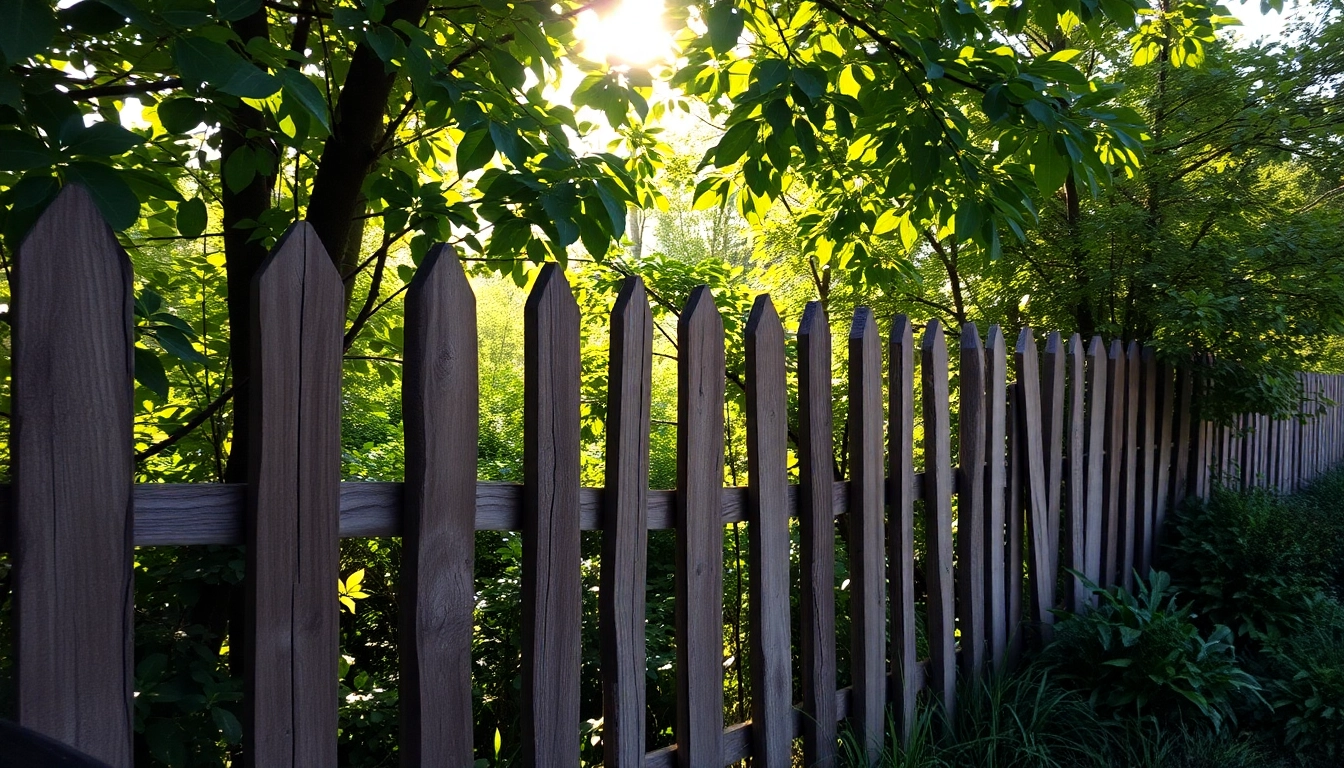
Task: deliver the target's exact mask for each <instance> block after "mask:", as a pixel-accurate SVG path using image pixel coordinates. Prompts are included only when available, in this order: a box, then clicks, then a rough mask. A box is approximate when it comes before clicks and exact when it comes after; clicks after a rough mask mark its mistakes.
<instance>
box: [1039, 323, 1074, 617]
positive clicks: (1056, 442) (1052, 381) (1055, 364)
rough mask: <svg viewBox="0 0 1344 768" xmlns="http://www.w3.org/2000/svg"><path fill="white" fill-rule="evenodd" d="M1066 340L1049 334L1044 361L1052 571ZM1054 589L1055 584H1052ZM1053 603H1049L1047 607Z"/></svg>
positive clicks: (1058, 512) (1056, 564)
mask: <svg viewBox="0 0 1344 768" xmlns="http://www.w3.org/2000/svg"><path fill="white" fill-rule="evenodd" d="M1064 355H1065V350H1064V340H1063V338H1062V337H1061V335H1060V333H1059V331H1051V332H1050V334H1049V335H1047V336H1046V338H1045V354H1044V356H1043V360H1042V365H1041V379H1040V385H1041V439H1042V440H1043V441H1044V445H1043V446H1042V451H1041V457H1042V460H1043V462H1044V468H1045V510H1046V541H1047V542H1048V548H1047V549H1046V553H1047V554H1048V555H1049V557H1050V560H1049V566H1050V567H1049V571H1048V572H1049V573H1058V572H1059V527H1060V523H1061V505H1060V502H1061V493H1062V491H1063V487H1064V482H1063V481H1064V477H1063V472H1064V369H1065V368H1066V367H1067V364H1068V363H1067V361H1066V360H1065V357H1064ZM1052 592H1053V588H1052ZM1048 607H1050V606H1047V608H1048Z"/></svg>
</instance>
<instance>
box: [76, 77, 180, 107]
mask: <svg viewBox="0 0 1344 768" xmlns="http://www.w3.org/2000/svg"><path fill="white" fill-rule="evenodd" d="M181 87H182V78H180V77H170V78H167V79H164V80H153V81H150V82H140V83H127V84H125V85H93V86H89V87H88V88H78V89H75V90H71V91H67V92H66V94H65V95H66V96H68V97H70V99H71V100H73V101H88V100H90V99H102V98H107V97H110V96H138V95H141V94H145V93H157V92H159V91H171V90H172V89H174V88H181Z"/></svg>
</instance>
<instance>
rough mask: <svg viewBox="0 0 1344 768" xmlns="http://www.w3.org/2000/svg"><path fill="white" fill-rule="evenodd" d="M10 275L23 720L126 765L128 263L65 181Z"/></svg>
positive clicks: (83, 195) (78, 191)
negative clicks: (12, 306) (12, 307)
mask: <svg viewBox="0 0 1344 768" xmlns="http://www.w3.org/2000/svg"><path fill="white" fill-rule="evenodd" d="M13 279H14V312H13V320H12V323H13V326H12V327H13V333H14V336H13V357H12V362H13V378H12V394H13V411H14V413H13V420H12V423H11V429H12V432H11V434H12V440H13V457H14V466H13V472H14V484H13V488H12V491H11V493H12V503H13V510H14V511H13V519H12V520H13V522H12V525H13V528H12V532H13V537H12V539H11V540H10V547H11V549H10V551H11V552H12V553H13V558H14V572H13V579H14V582H13V584H14V621H15V625H14V633H15V648H14V650H15V673H16V678H17V680H16V682H17V684H18V690H17V701H16V705H17V707H16V714H17V719H18V721H19V722H20V723H21V724H22V725H24V726H26V727H28V728H31V729H33V730H35V731H38V732H40V733H43V734H45V735H47V736H50V737H52V738H54V739H57V740H59V741H63V742H65V743H67V744H69V745H71V746H73V747H75V748H77V749H80V750H82V751H83V752H85V753H87V754H89V755H91V756H93V757H96V758H98V759H99V760H102V761H104V762H106V763H108V764H110V765H113V766H117V767H118V768H121V767H122V766H130V765H131V762H132V754H131V727H132V707H131V670H132V641H131V625H132V600H133V594H134V590H133V586H134V581H133V578H132V575H131V552H132V549H131V535H132V517H131V515H132V510H131V481H132V471H133V466H132V458H131V454H132V449H133V447H134V446H133V445H132V419H133V415H132V414H133V410H132V400H133V396H132V386H133V385H132V374H133V370H134V368H133V362H132V355H133V352H132V350H133V348H134V342H133V336H132V332H131V306H132V287H131V264H130V260H129V259H127V257H126V252H125V251H123V250H122V248H121V246H120V245H119V244H118V243H117V240H116V237H115V236H114V235H113V234H112V230H111V229H110V228H108V226H107V224H106V223H105V222H104V221H103V218H102V216H101V215H99V213H98V210H97V208H96V207H95V205H94V202H93V199H92V198H91V197H90V196H89V193H88V192H87V191H86V190H85V189H84V188H83V187H80V186H76V185H69V186H67V187H65V189H63V190H62V191H61V193H60V194H59V195H58V196H57V198H56V200H55V201H54V202H52V204H51V205H50V207H48V208H47V210H46V212H45V213H43V214H42V216H41V217H40V218H39V219H38V220H37V223H36V224H34V225H33V228H32V231H31V232H29V233H28V236H27V237H26V238H25V239H24V241H23V244H22V245H21V246H19V251H18V255H17V258H16V260H15V271H14V278H13Z"/></svg>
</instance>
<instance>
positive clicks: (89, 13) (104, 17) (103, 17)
mask: <svg viewBox="0 0 1344 768" xmlns="http://www.w3.org/2000/svg"><path fill="white" fill-rule="evenodd" d="M56 17H57V19H58V20H59V21H60V23H61V24H63V25H69V26H70V27H72V28H74V30H75V31H76V32H79V33H81V34H85V35H105V34H107V33H108V32H115V31H116V30H118V29H121V28H122V27H124V26H126V17H125V16H122V15H121V14H120V13H118V12H117V11H115V10H113V9H112V8H109V7H108V6H106V5H104V4H103V3H100V2H98V0H84V2H82V3H76V4H74V5H72V6H70V7H69V8H63V9H61V10H59V11H57V12H56Z"/></svg>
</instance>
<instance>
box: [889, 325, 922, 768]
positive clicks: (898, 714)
mask: <svg viewBox="0 0 1344 768" xmlns="http://www.w3.org/2000/svg"><path fill="white" fill-rule="evenodd" d="M887 355H888V357H887V360H888V364H889V365H890V366H891V368H890V371H891V372H890V378H889V384H888V387H889V395H890V400H891V405H890V411H889V414H890V419H891V422H890V423H891V426H890V428H889V429H888V431H887V453H888V459H887V460H888V462H889V464H890V470H889V471H890V473H891V475H890V478H889V479H888V484H887V489H888V490H887V497H888V500H889V503H890V509H889V510H888V512H887V580H888V582H889V583H890V584H891V649H890V657H891V668H892V673H893V674H892V684H891V691H890V693H889V695H888V698H889V700H890V701H891V703H892V710H893V711H892V714H893V717H894V719H895V723H896V733H897V735H898V736H899V738H900V740H901V743H902V744H903V745H905V744H908V743H909V740H910V737H911V735H912V734H913V733H914V727H915V722H916V721H915V717H916V714H915V701H916V695H917V694H918V693H919V689H920V688H921V687H922V683H923V674H922V672H920V671H919V664H918V660H917V656H916V630H915V624H916V616H915V495H916V491H917V490H918V489H919V487H920V486H919V485H918V484H917V483H916V481H915V339H914V329H913V328H912V327H911V325H910V318H908V317H906V316H905V315H897V316H896V321H895V322H894V323H893V324H892V327H891V341H890V344H889V345H888V350H887Z"/></svg>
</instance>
